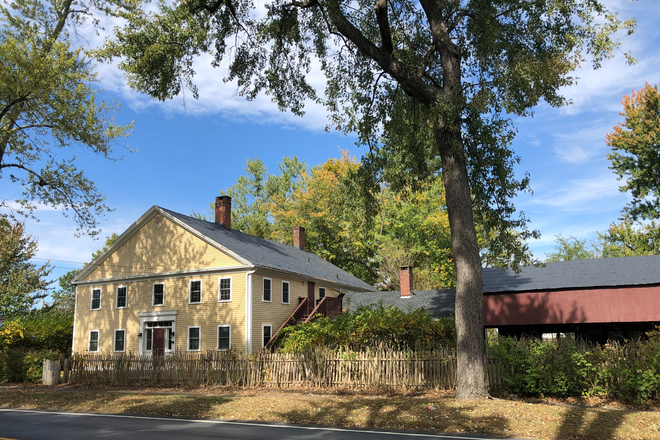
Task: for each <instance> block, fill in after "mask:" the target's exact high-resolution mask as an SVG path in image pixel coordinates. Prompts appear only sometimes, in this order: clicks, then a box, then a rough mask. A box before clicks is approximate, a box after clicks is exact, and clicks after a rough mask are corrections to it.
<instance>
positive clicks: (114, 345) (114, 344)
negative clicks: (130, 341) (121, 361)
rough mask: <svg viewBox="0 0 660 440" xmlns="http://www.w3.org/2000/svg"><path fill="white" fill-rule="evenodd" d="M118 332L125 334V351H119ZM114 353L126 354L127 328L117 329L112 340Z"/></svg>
mask: <svg viewBox="0 0 660 440" xmlns="http://www.w3.org/2000/svg"><path fill="white" fill-rule="evenodd" d="M117 332H124V349H123V350H117ZM112 351H113V352H114V353H126V329H125V328H117V329H115V333H114V338H113V339H112Z"/></svg>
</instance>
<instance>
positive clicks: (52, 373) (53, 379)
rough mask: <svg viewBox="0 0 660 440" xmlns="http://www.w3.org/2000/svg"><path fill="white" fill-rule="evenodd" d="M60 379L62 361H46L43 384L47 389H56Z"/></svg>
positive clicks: (42, 377)
mask: <svg viewBox="0 0 660 440" xmlns="http://www.w3.org/2000/svg"><path fill="white" fill-rule="evenodd" d="M59 379H60V361H52V360H50V359H46V360H44V371H43V373H42V374H41V383H42V384H43V385H45V386H47V387H54V386H55V385H57V382H58V381H59Z"/></svg>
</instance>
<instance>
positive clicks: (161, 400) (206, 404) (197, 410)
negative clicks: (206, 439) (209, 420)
mask: <svg viewBox="0 0 660 440" xmlns="http://www.w3.org/2000/svg"><path fill="white" fill-rule="evenodd" d="M124 397H127V399H126V402H125V405H124V409H123V411H121V413H123V414H149V415H159V416H172V417H187V418H205V417H209V416H212V414H213V412H214V410H216V409H217V406H218V405H223V404H226V403H229V402H231V401H232V400H233V399H232V398H230V397H218V396H182V395H167V396H145V395H139V394H138V395H132V396H124Z"/></svg>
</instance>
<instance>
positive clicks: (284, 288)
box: [282, 281, 290, 304]
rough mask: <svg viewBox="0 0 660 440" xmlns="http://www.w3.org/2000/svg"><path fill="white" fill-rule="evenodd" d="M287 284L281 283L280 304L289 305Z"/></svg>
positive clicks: (285, 282)
mask: <svg viewBox="0 0 660 440" xmlns="http://www.w3.org/2000/svg"><path fill="white" fill-rule="evenodd" d="M289 288H290V286H289V282H288V281H282V304H289Z"/></svg>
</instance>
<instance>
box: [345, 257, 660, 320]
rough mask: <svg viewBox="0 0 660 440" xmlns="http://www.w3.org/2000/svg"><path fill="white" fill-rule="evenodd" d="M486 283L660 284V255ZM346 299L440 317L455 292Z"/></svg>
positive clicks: (492, 274)
mask: <svg viewBox="0 0 660 440" xmlns="http://www.w3.org/2000/svg"><path fill="white" fill-rule="evenodd" d="M483 281H484V293H497V292H529V291H538V290H561V289H584V288H593V287H622V286H640V285H652V284H660V255H650V256H643V257H621V258H601V259H594V260H573V261H561V262H558V263H547V264H546V265H545V267H533V266H527V267H523V268H521V270H520V273H515V272H514V271H513V270H511V269H509V270H506V271H502V270H501V269H488V268H487V269H484V270H483ZM345 298H350V300H349V301H348V306H347V308H348V309H349V310H351V311H354V310H355V309H357V307H359V306H367V305H377V304H378V303H379V302H382V303H383V304H384V305H392V306H394V307H397V308H400V309H402V310H415V309H421V308H424V309H427V310H428V311H429V313H430V314H431V315H433V316H436V317H439V316H449V315H451V314H452V313H454V300H455V298H456V292H455V291H454V290H453V289H449V290H415V291H414V295H412V296H411V297H410V298H406V299H403V298H401V292H361V293H351V294H347V295H346V296H345ZM345 302H346V301H345Z"/></svg>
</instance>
